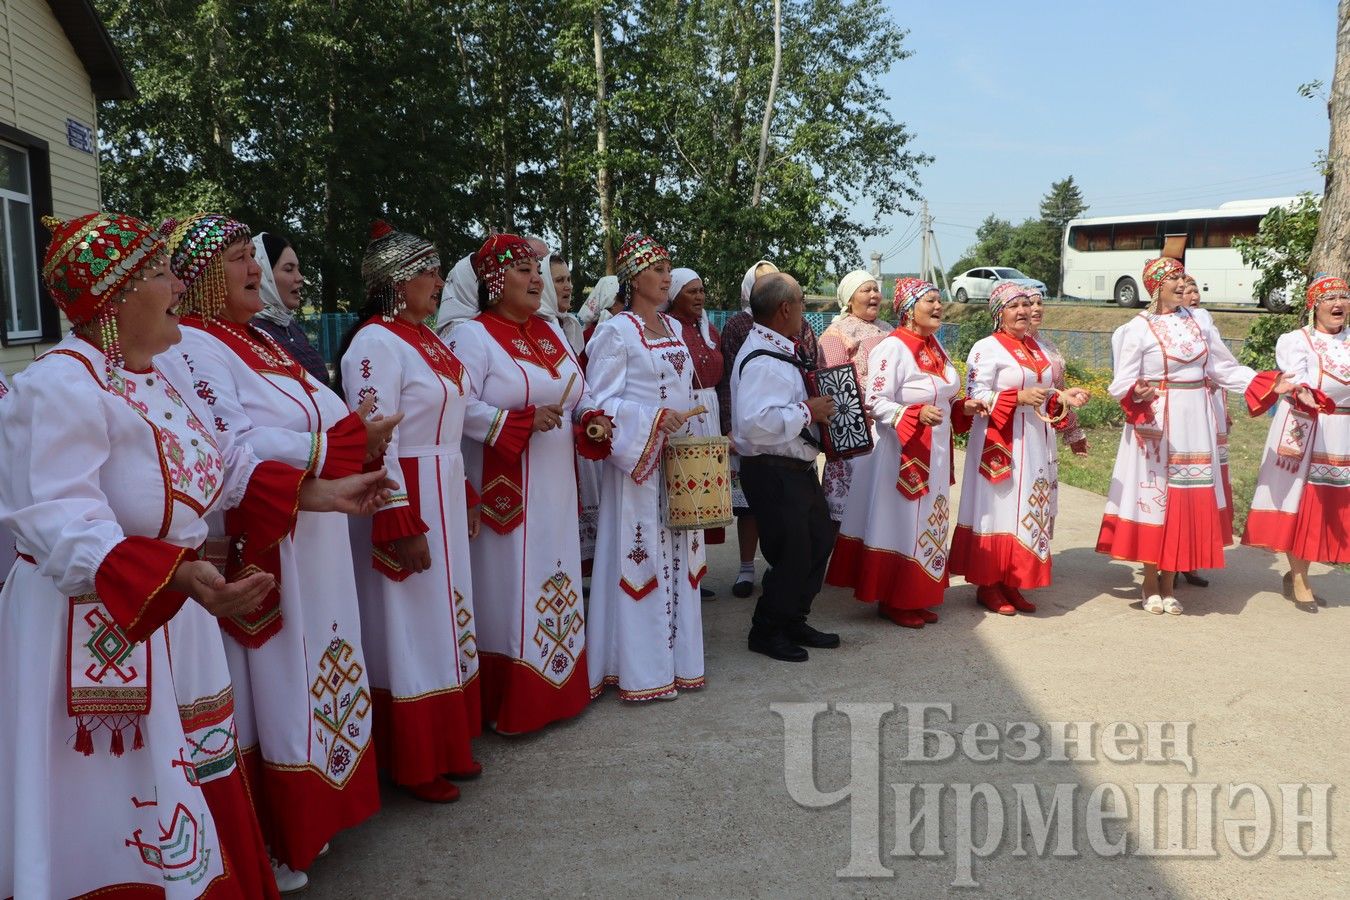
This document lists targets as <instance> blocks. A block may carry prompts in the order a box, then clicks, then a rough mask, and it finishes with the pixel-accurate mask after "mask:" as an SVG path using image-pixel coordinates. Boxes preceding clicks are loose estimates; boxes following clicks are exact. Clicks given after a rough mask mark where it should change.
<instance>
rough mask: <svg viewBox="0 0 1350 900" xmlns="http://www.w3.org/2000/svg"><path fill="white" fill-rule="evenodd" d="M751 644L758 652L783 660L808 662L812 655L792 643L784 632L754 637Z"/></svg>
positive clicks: (752, 648)
mask: <svg viewBox="0 0 1350 900" xmlns="http://www.w3.org/2000/svg"><path fill="white" fill-rule="evenodd" d="M749 646H750V649H751V650H753V651H754V652H756V653H763V654H764V655H765V656H767V657H769V658H770V659H781V660H782V661H783V662H806V660H807V657H808V656H809V655H810V654H808V653H807V652H806V650H805V649H803V648H801V647H798V646H797V645H796V644H794V643H792V641H790V640H788V638H787V635H783V634H775V635H771V636H770V637H752V638H750V644H749Z"/></svg>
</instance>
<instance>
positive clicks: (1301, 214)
mask: <svg viewBox="0 0 1350 900" xmlns="http://www.w3.org/2000/svg"><path fill="white" fill-rule="evenodd" d="M1320 217H1321V201H1320V200H1319V199H1318V198H1317V197H1315V196H1314V195H1312V194H1311V193H1303V194H1299V196H1298V199H1297V200H1295V201H1294V203H1292V204H1291V205H1289V206H1287V207H1285V206H1277V207H1275V208H1274V209H1272V210H1271V211H1270V212H1268V213H1266V214H1265V216H1263V217H1262V219H1261V225H1260V227H1259V228H1258V229H1257V233H1256V236H1255V237H1251V238H1235V239H1234V240H1233V248H1234V249H1235V250H1237V251H1238V254H1239V255H1241V257H1242V261H1243V262H1244V263H1246V264H1247V265H1249V266H1253V267H1254V268H1256V269H1258V270H1259V271H1260V273H1261V276H1260V277H1259V278H1258V279H1257V280H1256V283H1255V284H1254V285H1253V286H1252V290H1253V292H1254V294H1255V296H1256V297H1257V298H1260V299H1263V300H1265V301H1266V305H1267V306H1270V307H1272V308H1276V309H1278V308H1281V307H1285V306H1287V304H1288V302H1289V301H1290V300H1293V299H1296V298H1297V297H1298V296H1299V295H1301V294H1302V293H1303V291H1304V289H1305V288H1306V286H1307V284H1308V277H1309V276H1310V275H1313V274H1314V273H1313V272H1309V271H1308V268H1307V267H1308V264H1309V259H1310V257H1311V255H1312V250H1313V243H1314V241H1315V239H1316V237H1317V226H1318V220H1319V219H1320Z"/></svg>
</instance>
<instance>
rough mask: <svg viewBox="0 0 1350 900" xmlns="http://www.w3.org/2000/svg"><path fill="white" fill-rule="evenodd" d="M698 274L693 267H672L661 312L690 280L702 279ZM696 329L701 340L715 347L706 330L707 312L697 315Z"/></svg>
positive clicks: (672, 301) (709, 332) (709, 333)
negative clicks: (668, 287) (668, 288)
mask: <svg viewBox="0 0 1350 900" xmlns="http://www.w3.org/2000/svg"><path fill="white" fill-rule="evenodd" d="M702 280H703V279H702V278H700V277H699V274H698V273H697V272H695V271H694V270H693V269H674V270H672V271H671V273H670V290H669V291H668V292H667V293H666V302H665V303H663V304H662V305H661V312H665V311H666V310H668V309H670V306H671V304H672V303H674V302H675V298H676V297H678V296H679V295H680V291H682V290H684V289H685V286H686V285H688V284H689V283H690V282H691V281H702ZM698 330H699V333H700V334H702V335H703V342H704V343H705V344H707V345H708V346H709V347H711V348H712V349H714V350H716V349H717V343H716V342H715V341H714V340H713V339H712V332H711V331H709V330H708V314H707V313H706V312H703V313H700V314H699V317H698Z"/></svg>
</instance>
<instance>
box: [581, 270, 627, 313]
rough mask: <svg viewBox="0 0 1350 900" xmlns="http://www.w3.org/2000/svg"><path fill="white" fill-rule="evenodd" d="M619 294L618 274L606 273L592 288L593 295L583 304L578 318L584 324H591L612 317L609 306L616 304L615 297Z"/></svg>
mask: <svg viewBox="0 0 1350 900" xmlns="http://www.w3.org/2000/svg"><path fill="white" fill-rule="evenodd" d="M617 296H619V278H618V276H617V275H606V276H605V277H604V278H601V279H600V280H599V281H597V282H596V283H595V287H593V288H591V295H590V296H589V297H587V298H586V302H585V303H583V304H582V305H581V312H580V313H578V314H577V318H578V319H580V320H581V324H582V325H589V324H591V323H592V322H594V323H595V324H597V325H599V324H600V323H601V322H603V321H605V320H606V319H608V318H609V317H610V315H611V314H610V311H609V308H610V307H611V306H613V305H614V298H615V297H617Z"/></svg>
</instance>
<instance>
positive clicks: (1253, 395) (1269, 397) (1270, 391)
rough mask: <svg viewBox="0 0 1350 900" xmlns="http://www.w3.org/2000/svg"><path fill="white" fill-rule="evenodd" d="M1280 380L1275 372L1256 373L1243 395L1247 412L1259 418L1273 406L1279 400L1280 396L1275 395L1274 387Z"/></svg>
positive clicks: (1278, 374)
mask: <svg viewBox="0 0 1350 900" xmlns="http://www.w3.org/2000/svg"><path fill="white" fill-rule="evenodd" d="M1279 380H1280V373H1279V372H1278V371H1275V370H1273V369H1272V370H1271V371H1268V372H1257V373H1256V377H1255V378H1253V379H1252V383H1251V384H1249V385H1247V391H1246V394H1245V395H1244V396H1245V397H1246V400H1247V412H1248V413H1250V414H1251V415H1253V416H1259V415H1261V414H1262V413H1263V412H1265V411H1266V410H1268V409H1270V408H1271V407H1272V406H1274V405H1275V402H1276V401H1277V400H1279V399H1280V395H1279V394H1277V393H1275V385H1276V383H1277V382H1279Z"/></svg>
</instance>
